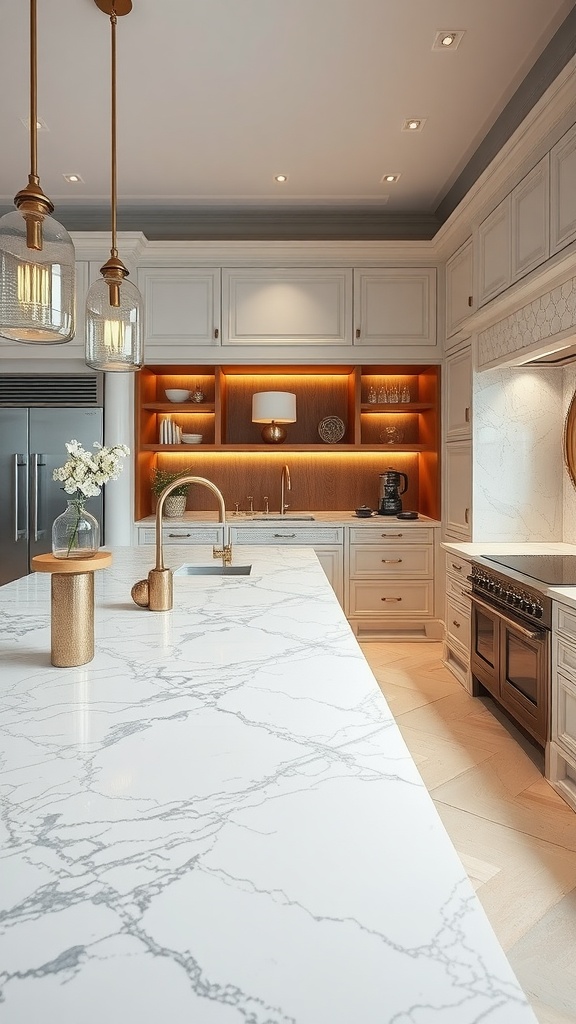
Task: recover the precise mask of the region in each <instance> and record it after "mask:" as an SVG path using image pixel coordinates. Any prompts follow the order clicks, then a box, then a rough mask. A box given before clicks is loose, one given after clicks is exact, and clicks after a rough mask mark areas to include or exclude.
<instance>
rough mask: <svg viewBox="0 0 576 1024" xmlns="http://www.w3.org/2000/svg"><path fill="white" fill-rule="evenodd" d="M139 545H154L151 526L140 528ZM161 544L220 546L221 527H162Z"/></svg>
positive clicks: (154, 536) (153, 530) (154, 537)
mask: <svg viewBox="0 0 576 1024" xmlns="http://www.w3.org/2000/svg"><path fill="white" fill-rule="evenodd" d="M138 543H139V544H155V543H156V531H155V529H154V527H153V526H151V527H140V529H139V530H138ZM162 543H163V544H221V543H222V527H221V526H194V527H191V528H189V527H187V526H172V527H170V526H166V527H162Z"/></svg>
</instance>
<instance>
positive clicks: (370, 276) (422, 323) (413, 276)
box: [354, 268, 436, 348]
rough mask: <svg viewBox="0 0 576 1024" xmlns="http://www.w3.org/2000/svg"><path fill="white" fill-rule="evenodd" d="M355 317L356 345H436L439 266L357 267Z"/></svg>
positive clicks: (355, 277) (401, 346) (355, 274)
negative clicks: (437, 270) (437, 271)
mask: <svg viewBox="0 0 576 1024" xmlns="http://www.w3.org/2000/svg"><path fill="white" fill-rule="evenodd" d="M354 320H355V324H354V343H355V344H356V345H363V346H364V345H377V346H382V345H386V346H389V347H394V346H398V347H399V348H404V347H405V346H407V345H414V346H417V345H424V346H432V345H435V344H436V270H435V269H434V268H414V269H406V270H404V269H394V270H381V269H378V268H372V269H365V270H355V271H354Z"/></svg>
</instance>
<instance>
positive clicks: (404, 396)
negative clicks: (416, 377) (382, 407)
mask: <svg viewBox="0 0 576 1024" xmlns="http://www.w3.org/2000/svg"><path fill="white" fill-rule="evenodd" d="M400 401H401V402H409V401H410V388H409V387H408V385H407V384H405V385H404V387H403V388H402V391H401V392H400Z"/></svg>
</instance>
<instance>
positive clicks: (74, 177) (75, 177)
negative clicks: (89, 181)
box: [62, 174, 84, 185]
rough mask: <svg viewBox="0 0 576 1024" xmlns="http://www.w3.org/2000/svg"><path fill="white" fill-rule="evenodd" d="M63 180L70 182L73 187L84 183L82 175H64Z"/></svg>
mask: <svg viewBox="0 0 576 1024" xmlns="http://www.w3.org/2000/svg"><path fill="white" fill-rule="evenodd" d="M62 177H63V178H65V179H66V181H69V182H70V184H71V185H75V184H76V182H78V181H82V182H83V181H84V178H83V177H82V176H81V175H80V174H63V175H62Z"/></svg>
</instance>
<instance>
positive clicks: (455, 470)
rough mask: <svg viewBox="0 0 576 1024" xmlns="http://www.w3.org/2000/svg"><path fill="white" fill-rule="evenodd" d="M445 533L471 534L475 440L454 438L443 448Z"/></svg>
mask: <svg viewBox="0 0 576 1024" xmlns="http://www.w3.org/2000/svg"><path fill="white" fill-rule="evenodd" d="M444 473H445V478H444V534H445V536H446V537H454V538H455V539H456V540H470V539H471V537H472V513H471V509H472V442H471V441H451V442H450V444H447V445H445V448H444Z"/></svg>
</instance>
